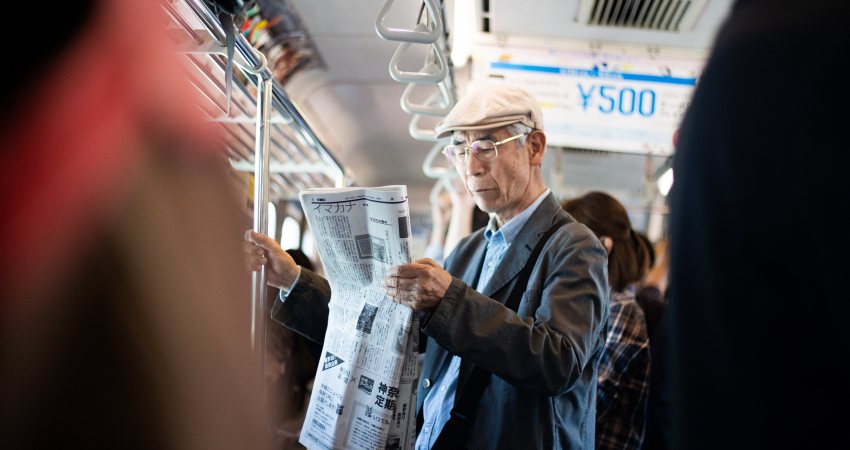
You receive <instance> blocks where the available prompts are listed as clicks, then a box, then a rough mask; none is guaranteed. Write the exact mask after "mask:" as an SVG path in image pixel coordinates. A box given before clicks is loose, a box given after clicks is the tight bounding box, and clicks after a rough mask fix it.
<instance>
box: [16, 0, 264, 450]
mask: <svg viewBox="0 0 850 450" xmlns="http://www.w3.org/2000/svg"><path fill="white" fill-rule="evenodd" d="M23 5H24V4H23V3H14V4H10V5H9V7H11V8H12V10H13V11H15V8H16V7H20V6H23ZM26 8H28V11H22V12H21V14H16V13H11V12H10V14H11V15H12V16H14V17H26V16H27V15H29V14H31V13H32V11H30V10H29V9H31V8H32V5H27V6H26ZM161 8H162V7H161V5H160V4H159V3H158V2H150V1H146V0H135V1H132V0H99V1H89V2H58V3H55V4H51V5H50V6H49V7H43V8H38V12H37V14H38V17H39V19H41V20H45V23H52V24H58V25H57V28H56V29H55V30H54V31H56V32H57V36H56V38H51V39H47V40H45V41H44V42H45V45H44V46H42V45H41V44H39V45H13V46H10V48H9V49H7V50H9V51H10V52H12V54H11V55H9V54H7V57H9V58H10V59H11V60H21V61H26V64H25V66H21V67H19V70H14V71H12V72H14V73H13V75H14V76H13V77H12V80H13V81H12V84H7V85H6V86H4V89H3V91H4V93H6V94H10V95H8V96H6V95H4V96H3V97H2V99H3V101H2V103H0V111H2V112H3V113H7V112H8V113H10V114H9V116H5V115H4V120H3V121H2V122H0V142H2V144H0V147H2V149H3V150H2V152H0V172H2V176H0V254H2V258H0V446H2V447H3V448H10V449H44V448H56V447H58V446H61V447H63V448H86V449H105V448H122V449H132V448H138V449H154V448H162V449H197V450H206V449H211V448H252V449H260V448H266V447H267V445H268V443H269V439H268V430H267V427H266V424H265V422H266V416H265V414H264V410H263V403H262V384H261V379H260V373H259V366H258V365H257V364H256V363H255V361H256V358H254V357H253V355H252V354H251V346H250V339H249V338H250V335H249V333H248V330H247V324H246V322H247V319H248V318H249V317H250V314H251V311H250V303H249V302H248V301H247V299H249V298H250V289H249V283H248V279H249V278H248V277H246V276H245V275H244V271H243V270H242V269H241V264H240V262H241V258H240V256H241V252H240V245H239V244H240V242H239V240H238V239H234V233H239V232H240V230H241V229H242V225H241V224H240V222H241V220H240V217H239V209H240V208H239V205H240V201H239V200H238V197H237V195H236V193H235V192H233V191H232V190H231V189H230V187H231V185H230V184H228V183H223V182H222V180H227V179H229V177H230V175H229V172H228V171H229V170H230V168H229V167H227V166H226V164H225V163H224V161H225V158H223V155H224V153H225V149H224V148H223V147H222V146H221V144H220V140H219V137H218V134H217V130H216V129H215V128H214V125H212V124H210V123H209V122H207V121H206V120H205V118H204V117H202V116H201V115H200V110H199V109H197V107H196V105H197V104H198V102H197V99H196V98H195V97H193V95H194V93H195V92H196V90H195V89H193V88H192V87H191V86H190V85H188V83H186V80H185V78H184V77H182V76H180V75H178V74H181V73H183V72H182V70H181V65H180V62H179V61H178V60H177V59H176V58H177V57H178V56H180V55H179V54H178V53H177V49H176V48H174V47H173V46H172V45H171V41H170V40H169V36H168V35H167V34H166V31H167V30H166V29H165V27H163V26H162V9H161ZM7 12H8V11H7ZM31 25H32V23H31V22H29V21H26V20H24V21H12V22H11V23H9V24H8V26H11V27H12V29H11V30H9V29H8V28H7V31H8V32H9V33H10V35H15V36H21V35H22V34H23V33H25V31H26V30H25V29H24V28H23V27H30V26H31ZM16 27H18V28H19V29H17V30H16ZM27 29H28V28H27ZM16 50H22V51H23V52H24V54H23V55H18V56H20V57H17V56H13V55H14V51H16ZM18 75H21V76H18Z"/></svg>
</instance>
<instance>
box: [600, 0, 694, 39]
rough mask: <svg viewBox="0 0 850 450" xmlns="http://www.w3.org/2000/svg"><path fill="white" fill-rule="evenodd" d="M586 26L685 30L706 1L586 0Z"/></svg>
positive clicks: (691, 24)
mask: <svg viewBox="0 0 850 450" xmlns="http://www.w3.org/2000/svg"><path fill="white" fill-rule="evenodd" d="M588 1H589V2H591V3H592V5H591V6H590V8H587V9H585V11H588V13H589V14H588V16H587V21H586V23H587V24H588V25H598V26H607V27H620V28H631V29H640V30H652V31H670V32H679V31H688V30H690V27H691V26H693V23H694V22H695V19H696V16H697V15H699V14H700V13H701V12H702V10H703V8H705V4H706V3H707V0H588Z"/></svg>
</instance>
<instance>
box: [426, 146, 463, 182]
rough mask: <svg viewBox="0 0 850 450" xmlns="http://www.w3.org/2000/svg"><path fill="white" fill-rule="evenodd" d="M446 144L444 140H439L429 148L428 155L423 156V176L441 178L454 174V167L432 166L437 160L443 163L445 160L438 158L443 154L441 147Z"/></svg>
mask: <svg viewBox="0 0 850 450" xmlns="http://www.w3.org/2000/svg"><path fill="white" fill-rule="evenodd" d="M446 142H447V141H446V140H444V139H441V140H439V141H437V142H436V143H435V144H434V146H433V147H431V150H428V155H427V156H425V161H423V162H422V172H424V173H425V176H427V177H430V178H443V177H447V176H450V175H454V174H456V172H455V170H454V167H451V166H437V165H434V162H435V161H437V160H442V161H445V158H440V157H439V155H441V154H442V153H443V147H444V146H445V145H446Z"/></svg>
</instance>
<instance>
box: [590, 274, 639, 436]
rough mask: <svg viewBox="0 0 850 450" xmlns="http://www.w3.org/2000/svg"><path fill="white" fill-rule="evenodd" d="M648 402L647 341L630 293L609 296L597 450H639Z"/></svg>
mask: <svg viewBox="0 0 850 450" xmlns="http://www.w3.org/2000/svg"><path fill="white" fill-rule="evenodd" d="M648 398H649V337H648V334H647V331H646V321H645V320H644V317H643V312H642V311H641V309H640V306H638V304H637V302H635V297H634V294H632V293H631V292H630V291H628V290H627V291H623V292H612V293H611V310H610V313H609V315H608V339H607V341H606V343H605V352H604V353H603V354H602V358H601V359H600V362H599V388H598V391H597V395H596V448H597V449H617V450H623V449H640V447H641V443H642V442H643V433H644V429H645V428H646V404H647V399H648Z"/></svg>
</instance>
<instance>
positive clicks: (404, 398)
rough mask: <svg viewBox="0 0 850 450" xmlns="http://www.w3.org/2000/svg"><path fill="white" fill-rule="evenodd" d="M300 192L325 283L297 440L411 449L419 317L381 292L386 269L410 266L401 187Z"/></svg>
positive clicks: (368, 449)
mask: <svg viewBox="0 0 850 450" xmlns="http://www.w3.org/2000/svg"><path fill="white" fill-rule="evenodd" d="M300 196H301V205H302V206H303V209H304V212H305V214H306V216H307V222H308V224H309V225H310V229H311V230H312V232H313V236H314V238H315V241H316V245H317V247H318V250H319V256H320V257H321V259H322V265H323V266H324V270H325V274H326V275H327V277H328V281H329V282H330V285H331V301H330V304H329V309H330V313H329V316H328V330H327V333H326V335H325V343H324V347H323V348H322V358H321V360H320V361H319V368H318V370H317V373H316V379H315V382H314V385H313V393H312V395H311V397H310V404H309V406H308V408H307V416H306V418H305V419H304V426H303V428H302V430H301V437H300V442H301V443H302V444H303V445H305V446H306V447H307V448H311V449H312V448H321V449H363V450H375V449H412V448H413V445H414V443H415V441H416V434H415V433H416V432H415V428H416V411H415V408H416V389H415V387H416V384H417V379H418V376H419V374H418V373H417V371H418V366H417V362H416V356H417V351H418V345H417V340H418V332H417V331H418V329H419V323H418V317H417V315H416V314H414V313H413V311H412V310H411V309H410V308H409V307H407V306H403V305H399V304H397V303H394V302H392V301H391V300H390V299H389V298H388V297H387V296H386V295H385V294H384V292H383V289H382V286H383V280H384V277H385V276H386V273H387V270H388V269H389V268H390V267H391V266H395V265H398V264H402V263H406V262H410V260H411V256H410V221H409V217H410V214H409V208H408V203H407V188H406V187H405V186H383V187H377V188H338V189H307V190H305V191H302V192H301V195H300Z"/></svg>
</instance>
